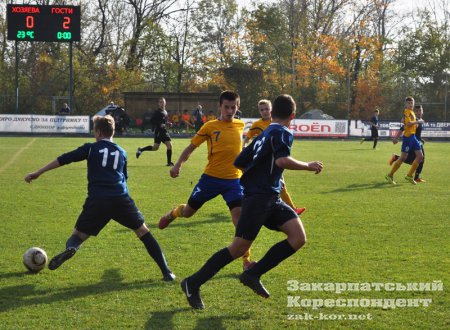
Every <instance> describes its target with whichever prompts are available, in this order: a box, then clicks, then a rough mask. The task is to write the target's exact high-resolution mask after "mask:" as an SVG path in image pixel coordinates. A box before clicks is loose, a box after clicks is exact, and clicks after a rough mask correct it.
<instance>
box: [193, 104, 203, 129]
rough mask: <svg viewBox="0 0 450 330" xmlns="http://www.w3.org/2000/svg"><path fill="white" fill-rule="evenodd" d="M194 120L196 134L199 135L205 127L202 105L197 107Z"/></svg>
mask: <svg viewBox="0 0 450 330" xmlns="http://www.w3.org/2000/svg"><path fill="white" fill-rule="evenodd" d="M192 118H193V121H194V129H195V133H197V132H198V131H199V130H200V128H201V127H202V126H203V110H202V106H201V105H200V104H199V105H198V106H197V109H195V110H194V113H193V115H192Z"/></svg>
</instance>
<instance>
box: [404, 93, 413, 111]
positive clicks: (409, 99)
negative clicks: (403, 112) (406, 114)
mask: <svg viewBox="0 0 450 330" xmlns="http://www.w3.org/2000/svg"><path fill="white" fill-rule="evenodd" d="M405 108H406V109H411V110H412V109H413V108H414V98H413V97H412V96H408V97H406V98H405Z"/></svg>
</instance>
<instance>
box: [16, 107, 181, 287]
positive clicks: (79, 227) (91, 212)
mask: <svg viewBox="0 0 450 330" xmlns="http://www.w3.org/2000/svg"><path fill="white" fill-rule="evenodd" d="M114 129H115V124H114V119H113V117H111V116H109V115H107V116H104V117H101V116H95V117H94V133H95V139H96V142H95V143H86V144H84V145H82V146H81V147H79V148H78V149H75V150H73V151H71V152H68V153H65V154H63V155H61V156H60V157H58V158H57V159H55V160H53V161H52V162H50V163H48V164H47V165H45V166H44V167H42V168H41V169H39V170H37V171H36V172H33V173H29V174H28V175H27V176H26V177H25V181H26V182H28V183H31V182H32V181H33V180H36V179H37V178H39V177H40V176H41V175H42V174H44V173H45V172H47V171H50V170H53V169H55V168H58V167H60V166H63V165H67V164H70V163H73V162H79V161H82V160H87V172H88V173H87V174H88V175H87V177H88V197H87V198H86V201H85V203H84V205H83V211H82V212H81V214H80V216H79V217H78V220H77V222H76V224H75V228H74V230H73V232H72V235H71V236H70V237H69V239H68V240H67V242H66V249H65V250H64V251H63V252H61V253H60V254H58V255H57V256H55V257H54V258H53V259H52V260H50V263H49V265H48V268H49V269H50V270H55V269H57V268H59V267H60V266H61V265H62V264H63V263H64V262H66V261H67V260H69V259H70V258H72V257H73V256H74V255H75V253H76V252H77V251H78V249H79V248H80V246H81V244H82V243H83V242H84V241H85V240H87V239H88V238H89V237H90V236H91V235H94V236H97V234H98V233H99V232H100V231H101V230H102V229H103V228H104V227H105V226H106V225H107V224H108V222H109V221H110V220H111V219H114V220H115V221H117V222H118V223H120V224H121V225H122V226H125V227H127V228H129V229H131V230H133V231H134V232H135V233H136V235H137V236H138V237H139V239H140V240H141V241H142V243H143V244H144V246H145V248H146V249H147V252H148V254H149V255H150V256H151V257H152V258H153V260H154V261H155V262H156V264H157V265H158V267H159V268H160V270H161V273H162V275H163V280H164V281H173V280H174V279H175V275H174V274H173V273H172V272H171V271H170V269H169V267H168V266H167V262H166V259H165V257H164V254H163V252H162V251H161V248H160V246H159V244H158V242H157V241H156V240H155V238H154V237H153V236H152V234H151V233H150V231H149V230H148V228H147V226H146V225H145V222H144V216H143V215H142V213H141V212H140V211H139V210H138V208H137V206H136V204H135V203H134V201H133V199H132V198H131V197H130V195H129V194H128V188H127V178H128V173H127V154H126V152H125V150H123V149H122V148H121V147H120V146H118V145H117V144H115V143H114V142H113V141H112V138H113V135H114Z"/></svg>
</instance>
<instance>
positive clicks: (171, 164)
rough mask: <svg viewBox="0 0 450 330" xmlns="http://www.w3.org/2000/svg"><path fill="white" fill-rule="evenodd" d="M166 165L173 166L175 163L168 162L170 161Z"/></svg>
mask: <svg viewBox="0 0 450 330" xmlns="http://www.w3.org/2000/svg"><path fill="white" fill-rule="evenodd" d="M167 166H175V164H174V163H172V162H170V163H167Z"/></svg>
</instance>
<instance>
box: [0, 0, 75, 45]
mask: <svg viewBox="0 0 450 330" xmlns="http://www.w3.org/2000/svg"><path fill="white" fill-rule="evenodd" d="M6 19H7V23H8V40H17V41H53V42H71V41H80V6H44V5H15V4H8V5H7V15H6Z"/></svg>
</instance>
